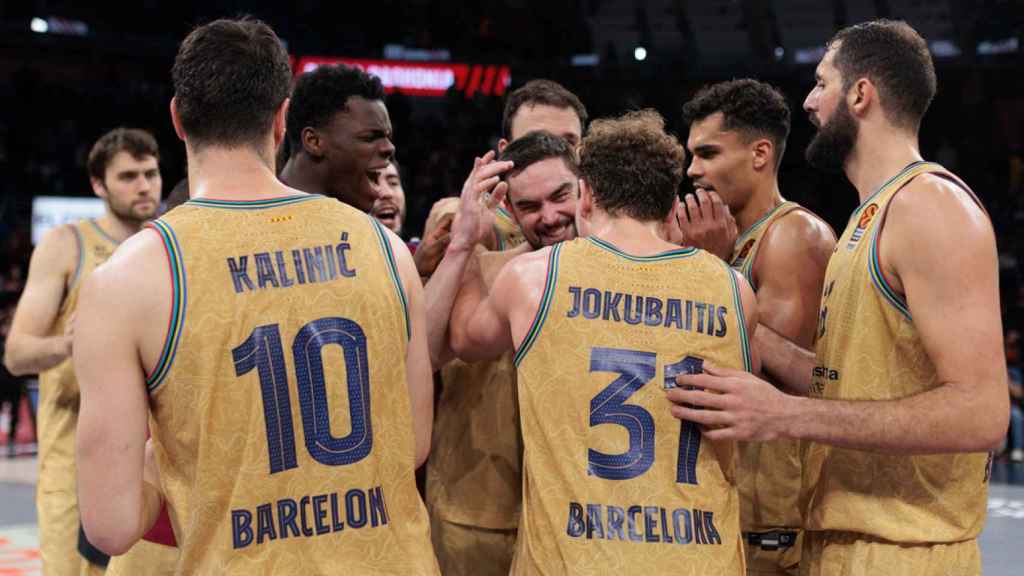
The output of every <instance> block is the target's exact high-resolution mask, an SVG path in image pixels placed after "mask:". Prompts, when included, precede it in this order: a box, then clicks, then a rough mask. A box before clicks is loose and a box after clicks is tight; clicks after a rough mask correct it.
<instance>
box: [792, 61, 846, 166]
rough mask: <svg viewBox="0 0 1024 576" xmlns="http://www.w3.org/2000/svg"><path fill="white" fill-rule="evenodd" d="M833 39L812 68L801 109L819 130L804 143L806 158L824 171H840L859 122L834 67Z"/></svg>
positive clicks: (841, 79) (840, 77)
mask: <svg viewBox="0 0 1024 576" xmlns="http://www.w3.org/2000/svg"><path fill="white" fill-rule="evenodd" d="M838 49H839V43H836V44H835V45H833V46H832V47H831V48H829V50H828V52H826V53H825V57H824V58H822V59H821V62H820V63H819V64H818V67H817V68H816V69H815V71H814V80H815V84H814V88H813V89H811V92H810V94H808V95H807V98H806V99H805V100H804V110H805V111H806V112H807V114H808V117H809V119H810V121H811V124H813V125H814V127H815V128H817V129H818V133H817V134H815V135H814V138H812V139H811V143H810V144H808V145H807V151H806V152H805V156H806V158H807V162H808V163H809V164H811V165H812V166H814V167H815V168H818V169H819V170H823V171H826V172H841V171H842V170H843V166H844V164H845V163H846V159H847V158H848V157H849V155H850V153H851V152H852V151H853V147H854V144H855V143H856V142H857V131H858V124H857V120H856V119H854V117H853V114H851V113H850V107H849V104H847V102H846V98H845V90H844V88H843V78H842V75H841V74H840V73H839V70H838V69H837V68H836V67H835V64H834V62H835V55H836V51H837V50H838Z"/></svg>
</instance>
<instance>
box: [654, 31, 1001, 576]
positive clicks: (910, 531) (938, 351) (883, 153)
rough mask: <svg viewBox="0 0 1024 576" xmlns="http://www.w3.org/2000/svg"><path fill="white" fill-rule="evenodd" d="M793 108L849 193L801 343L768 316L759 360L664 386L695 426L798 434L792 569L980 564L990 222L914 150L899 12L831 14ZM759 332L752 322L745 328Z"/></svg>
mask: <svg viewBox="0 0 1024 576" xmlns="http://www.w3.org/2000/svg"><path fill="white" fill-rule="evenodd" d="M815 77H816V81H817V83H816V85H815V87H814V89H813V90H811V93H810V94H809V95H808V97H807V100H806V101H805V102H804V108H805V109H806V110H807V111H808V113H809V114H810V117H811V121H812V122H813V123H814V125H815V126H817V127H818V133H817V135H816V136H815V137H814V139H813V140H812V142H811V144H810V145H809V146H808V149H807V159H808V161H809V162H811V164H812V165H814V166H817V167H819V168H822V169H827V170H842V171H843V172H844V173H845V174H846V176H847V178H849V180H850V182H851V183H853V185H854V187H856V189H857V192H858V194H859V195H860V200H861V205H860V207H858V208H857V210H856V211H855V212H854V214H853V216H852V217H851V218H850V223H849V225H848V226H847V228H846V231H845V232H844V233H843V234H842V236H841V237H840V238H839V241H838V244H837V248H836V252H835V253H834V254H833V255H832V258H831V260H830V262H829V266H828V270H827V272H826V275H825V287H824V290H823V292H822V296H823V297H822V302H821V311H820V314H819V324H818V329H817V335H816V343H815V349H816V355H812V354H810V353H808V352H805V351H802V350H801V349H800V348H799V347H797V346H796V345H795V344H793V343H790V342H788V341H786V340H784V339H782V338H779V337H778V336H777V335H775V334H773V333H771V332H770V331H767V330H766V331H765V332H767V333H766V334H765V335H764V336H763V337H761V336H759V337H758V346H759V347H760V348H761V351H762V357H763V358H765V360H766V361H767V364H766V369H767V371H768V373H769V374H771V375H772V376H774V377H775V378H776V379H778V380H779V381H781V382H782V383H783V384H785V385H787V386H788V387H789V388H790V389H793V390H795V391H799V390H805V391H808V392H809V395H810V398H801V397H797V396H787V395H785V394H782V393H781V392H779V391H778V390H776V389H775V387H773V386H771V385H770V384H768V383H766V382H764V381H762V380H759V379H757V378H755V377H753V376H750V375H749V374H743V373H740V372H738V371H734V370H729V369H723V368H720V367H714V368H708V367H705V371H707V372H709V375H701V376H685V377H682V378H681V379H680V380H681V383H682V384H685V385H692V386H699V387H703V388H707V389H709V390H711V391H714V392H718V394H712V393H710V392H702V391H699V390H695V391H688V390H685V389H680V390H673V391H672V392H670V393H669V395H670V397H672V399H673V400H674V401H676V402H679V403H688V404H695V405H699V406H704V407H706V408H714V410H693V409H690V408H688V407H686V406H684V405H679V406H676V407H674V408H673V410H674V412H675V413H676V414H677V415H678V416H679V417H681V418H684V419H687V420H691V421H697V422H700V423H702V424H704V425H707V426H714V427H716V429H715V430H713V431H710V432H708V433H707V434H706V436H707V437H709V438H716V439H724V438H735V439H739V440H772V439H775V438H779V437H788V438H797V439H802V440H806V441H808V442H807V446H806V451H805V453H804V458H803V486H804V492H805V493H804V494H803V496H802V498H801V500H802V501H803V502H804V503H805V506H806V507H805V509H804V527H805V529H806V530H807V532H806V533H805V541H804V549H803V559H802V560H801V573H804V574H812V575H824V574H921V575H932V574H935V575H938V574H979V573H980V570H981V562H980V558H979V552H978V545H977V540H976V538H977V536H978V533H979V532H980V530H981V527H982V524H983V523H984V520H985V511H986V506H987V503H986V493H987V480H988V464H989V462H990V455H989V454H986V451H988V450H991V449H993V448H994V447H995V446H997V445H998V444H999V441H1000V440H1001V439H1002V437H1003V436H1004V435H1005V434H1006V424H1007V414H1008V413H1009V410H1008V409H1007V394H1006V363H1005V358H1004V356H1003V346H1002V330H1001V322H1000V316H999V292H998V286H997V284H998V282H997V278H996V276H997V270H998V266H997V264H996V249H995V237H994V234H993V231H992V226H991V223H990V221H989V219H988V217H987V216H986V214H985V211H984V209H983V208H982V207H981V205H980V203H979V202H978V201H977V199H976V197H975V196H974V195H973V193H971V191H970V190H969V189H968V188H967V186H966V185H965V184H964V183H963V182H962V181H960V180H959V179H958V178H957V177H956V176H954V175H953V174H951V173H950V172H948V171H947V170H945V169H944V168H943V167H941V166H939V165H937V164H934V163H930V162H925V161H923V160H922V159H921V154H920V152H919V148H918V137H917V134H918V130H919V127H920V123H921V118H922V117H923V116H924V113H925V111H926V110H927V108H928V105H929V103H930V102H931V99H932V96H933V95H934V93H935V84H936V79H935V69H934V66H933V64H932V60H931V56H930V54H929V52H928V46H927V44H926V43H925V41H924V39H923V38H921V36H919V35H918V33H917V32H916V31H914V30H913V29H912V28H911V27H910V26H908V25H907V24H906V23H903V22H894V21H889V20H878V21H873V22H867V23H864V24H858V25H856V26H852V27H850V28H846V29H844V30H841V31H840V32H838V33H837V34H836V35H835V36H834V37H833V38H832V40H831V41H830V43H829V44H828V50H827V52H826V53H825V57H824V58H823V59H822V61H821V63H820V64H819V65H818V68H817V71H816V74H815ZM759 332H760V331H759Z"/></svg>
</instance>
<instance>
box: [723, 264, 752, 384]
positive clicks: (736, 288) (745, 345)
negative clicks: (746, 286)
mask: <svg viewBox="0 0 1024 576" xmlns="http://www.w3.org/2000/svg"><path fill="white" fill-rule="evenodd" d="M722 263H723V264H724V265H725V269H726V271H727V272H728V274H729V281H730V282H731V283H732V298H733V305H734V306H735V307H736V322H737V324H738V325H739V330H740V348H741V349H742V354H743V369H744V370H746V371H747V372H751V371H753V369H754V366H753V362H752V361H751V359H750V337H749V335H748V334H747V315H746V314H745V313H744V312H743V297H742V296H741V295H740V285H739V282H737V281H736V271H735V270H733V269H732V267H731V266H729V264H727V263H726V262H725V261H722Z"/></svg>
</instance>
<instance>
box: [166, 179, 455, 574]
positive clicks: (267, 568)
mask: <svg viewBox="0 0 1024 576" xmlns="http://www.w3.org/2000/svg"><path fill="white" fill-rule="evenodd" d="M152 227H153V228H154V229H155V230H156V231H157V232H158V233H159V234H160V236H161V238H162V239H163V243H164V247H165V248H166V251H167V255H168V258H169V261H170V266H171V275H172V280H173V295H174V299H173V303H174V305H173V313H172V315H171V319H170V324H169V328H168V335H167V338H166V342H165V347H164V353H163V354H162V356H161V358H160V360H159V362H158V364H157V366H156V368H155V369H154V370H153V372H152V373H151V374H150V375H149V377H148V378H147V386H148V387H149V390H150V399H151V406H152V412H153V417H154V427H153V439H154V442H155V444H156V453H157V459H158V464H159V467H160V473H161V487H162V490H163V492H164V494H165V495H166V499H167V505H168V511H169V513H170V517H171V522H172V524H173V526H174V532H175V535H176V536H177V538H178V543H179V546H180V548H181V559H180V561H179V564H178V568H177V573H178V574H328V573H337V572H338V571H339V570H340V571H345V572H347V573H354V574H357V573H374V574H433V573H436V572H437V568H436V561H435V560H434V557H433V552H432V551H431V547H430V539H429V528H428V522H427V517H426V511H425V509H424V507H423V503H422V501H421V500H420V497H419V494H418V493H417V491H416V486H415V481H414V478H413V473H414V469H415V458H414V444H415V441H414V437H413V428H412V424H411V420H410V419H411V403H410V399H409V393H408V389H407V385H406V373H405V361H404V359H405V357H406V346H407V342H408V334H409V332H408V330H409V326H408V316H407V313H406V310H405V305H406V300H405V295H404V292H403V289H402V284H401V282H400V280H399V277H398V272H397V268H396V264H395V259H394V257H393V255H392V253H391V248H390V244H389V242H388V240H387V237H386V235H385V232H384V230H383V228H382V227H381V226H380V224H378V223H377V222H376V221H375V220H373V219H372V218H370V217H369V216H367V215H366V214H364V213H362V212H359V211H357V210H355V209H353V208H351V207H349V206H347V205H344V204H342V203H340V202H337V201H335V200H331V199H328V198H325V197H323V196H316V195H299V196H287V197H282V198H276V199H271V200H261V201H243V202H228V201H221V200H208V199H194V200H190V201H189V202H187V203H185V204H184V205H183V206H181V207H179V208H177V209H175V210H173V211H171V212H170V213H168V214H167V215H165V216H164V217H163V218H162V219H160V220H157V221H155V222H154V223H153V224H152Z"/></svg>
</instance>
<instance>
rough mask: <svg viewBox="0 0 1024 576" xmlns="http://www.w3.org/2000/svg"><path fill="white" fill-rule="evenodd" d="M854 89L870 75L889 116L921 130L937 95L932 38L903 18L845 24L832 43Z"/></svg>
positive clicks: (845, 86) (836, 60) (837, 63)
mask: <svg viewBox="0 0 1024 576" xmlns="http://www.w3.org/2000/svg"><path fill="white" fill-rule="evenodd" d="M828 47H829V48H830V49H831V48H836V51H835V56H834V63H835V67H836V69H838V70H839V74H840V76H842V78H843V90H844V91H846V90H849V89H850V87H851V86H853V83H854V82H856V81H857V80H858V79H859V78H864V77H867V78H868V79H870V80H871V82H872V83H873V84H874V85H875V86H877V87H878V92H879V96H880V98H879V100H880V101H881V105H882V110H883V111H884V112H885V114H886V117H888V118H889V121H890V122H892V123H893V124H896V125H898V126H902V127H904V128H910V129H913V130H915V131H916V130H917V129H918V128H919V127H920V125H921V118H923V117H924V114H925V112H927V111H928V106H929V105H930V104H931V102H932V98H934V97H935V89H936V83H937V81H936V78H935V63H934V62H932V55H931V53H930V52H929V51H928V43H927V42H925V40H924V38H922V37H921V35H920V34H918V33H917V31H916V30H914V29H913V28H911V27H910V25H908V24H907V23H906V22H903V21H902V20H886V19H881V20H873V21H871V22H863V23H861V24H856V25H854V26H850V27H848V28H843V29H842V30H840V31H839V32H836V35H835V36H833V37H832V39H831V40H829V42H828Z"/></svg>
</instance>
